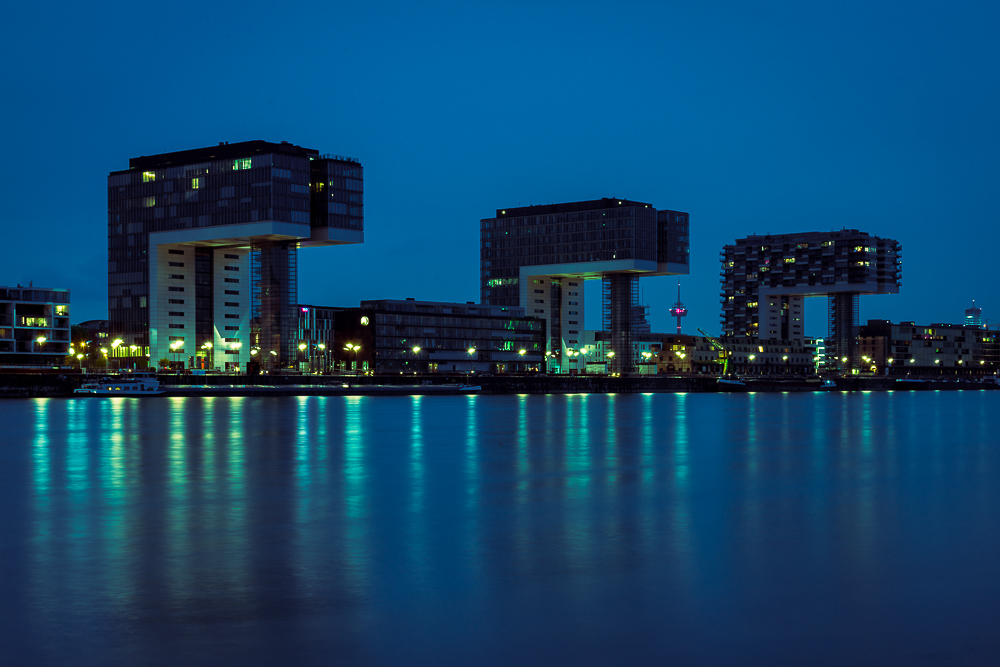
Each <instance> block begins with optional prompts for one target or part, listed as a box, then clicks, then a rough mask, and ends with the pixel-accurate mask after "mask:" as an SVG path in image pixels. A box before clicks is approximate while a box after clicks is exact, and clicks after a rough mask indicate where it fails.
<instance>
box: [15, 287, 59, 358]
mask: <svg viewBox="0 0 1000 667" xmlns="http://www.w3.org/2000/svg"><path fill="white" fill-rule="evenodd" d="M69 349H70V323H69V290H68V289H52V288H48V287H31V286H29V287H21V286H20V285H18V286H17V287H0V365H2V366H60V365H64V364H65V363H66V358H67V355H68V354H69Z"/></svg>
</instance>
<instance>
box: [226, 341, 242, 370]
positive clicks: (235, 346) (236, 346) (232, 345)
mask: <svg viewBox="0 0 1000 667" xmlns="http://www.w3.org/2000/svg"><path fill="white" fill-rule="evenodd" d="M241 347H243V343H241V342H240V341H236V342H235V343H230V344H229V349H230V350H236V372H237V373H239V372H240V348H241Z"/></svg>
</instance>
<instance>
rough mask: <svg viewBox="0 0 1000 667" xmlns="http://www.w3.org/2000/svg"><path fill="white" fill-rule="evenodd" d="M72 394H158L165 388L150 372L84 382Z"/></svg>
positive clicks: (163, 391) (162, 392)
mask: <svg viewBox="0 0 1000 667" xmlns="http://www.w3.org/2000/svg"><path fill="white" fill-rule="evenodd" d="M73 393H74V394H81V395H84V396H160V395H162V394H165V393H167V390H166V389H164V388H163V387H162V386H161V385H160V381H159V380H157V379H156V378H155V377H153V376H152V375H151V374H147V375H135V376H134V377H122V378H114V377H106V378H101V379H100V380H97V381H95V382H85V383H84V384H83V385H82V386H81V387H80V388H79V389H75V390H73Z"/></svg>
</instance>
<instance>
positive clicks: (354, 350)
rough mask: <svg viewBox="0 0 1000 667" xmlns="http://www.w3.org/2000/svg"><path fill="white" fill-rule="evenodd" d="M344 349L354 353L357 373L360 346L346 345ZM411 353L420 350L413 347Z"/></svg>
mask: <svg viewBox="0 0 1000 667" xmlns="http://www.w3.org/2000/svg"><path fill="white" fill-rule="evenodd" d="M344 349H345V350H347V351H348V352H354V371H355V372H357V370H358V350H360V349H361V346H360V345H357V344H355V343H348V344H347V345H346V346H344ZM413 351H414V352H419V351H420V348H419V347H415V348H413Z"/></svg>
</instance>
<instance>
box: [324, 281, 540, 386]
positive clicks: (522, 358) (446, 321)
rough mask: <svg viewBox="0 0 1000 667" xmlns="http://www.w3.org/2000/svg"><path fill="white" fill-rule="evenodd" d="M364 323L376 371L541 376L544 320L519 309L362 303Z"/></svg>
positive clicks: (359, 317)
mask: <svg viewBox="0 0 1000 667" xmlns="http://www.w3.org/2000/svg"><path fill="white" fill-rule="evenodd" d="M352 310H353V309H352ZM363 318H367V323H365V324H363V325H361V326H366V327H372V328H374V336H373V343H374V350H373V358H372V360H371V361H372V363H374V370H375V371H376V372H381V373H428V372H431V373H434V372H439V373H440V372H455V373H472V372H476V373H483V372H489V373H527V372H534V373H539V372H545V363H546V357H545V352H546V350H545V341H546V331H545V320H543V319H540V318H535V317H527V316H526V315H525V312H524V308H521V307H519V306H490V305H483V304H476V303H446V302H438V301H417V300H415V299H403V300H398V299H382V300H378V301H362V302H361V308H360V309H358V311H357V314H356V319H357V320H358V323H359V324H361V322H362V320H363ZM338 352H339V351H338Z"/></svg>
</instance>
